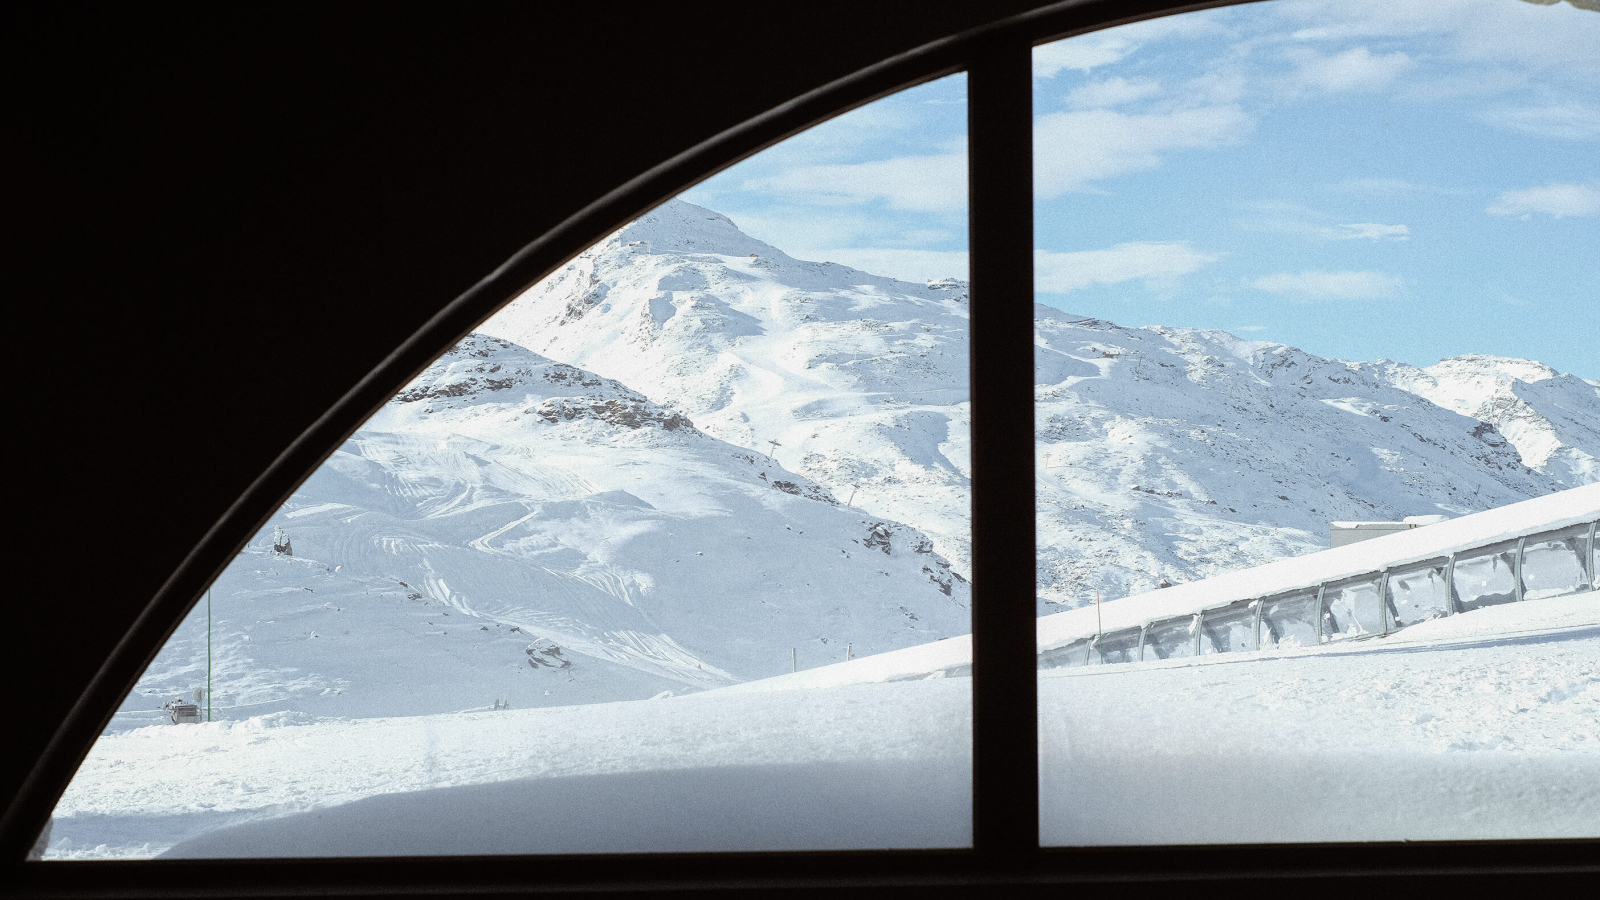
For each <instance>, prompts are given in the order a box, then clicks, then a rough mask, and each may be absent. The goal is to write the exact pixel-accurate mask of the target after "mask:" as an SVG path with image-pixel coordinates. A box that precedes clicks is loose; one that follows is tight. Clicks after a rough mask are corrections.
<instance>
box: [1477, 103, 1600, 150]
mask: <svg viewBox="0 0 1600 900" xmlns="http://www.w3.org/2000/svg"><path fill="white" fill-rule="evenodd" d="M1482 118H1483V120H1484V121H1485V122H1488V123H1489V124H1490V125H1495V126H1498V127H1500V128H1506V129H1510V130H1511V131H1520V132H1522V133H1523V134H1531V135H1535V136H1537V137H1550V138H1558V139H1560V140H1567V141H1600V108H1596V107H1593V106H1586V105H1584V104H1582V103H1553V104H1548V105H1545V106H1524V107H1516V108H1501V109H1493V110H1489V111H1488V112H1485V113H1483V116H1482Z"/></svg>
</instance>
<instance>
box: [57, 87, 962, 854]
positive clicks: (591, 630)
mask: <svg viewBox="0 0 1600 900" xmlns="http://www.w3.org/2000/svg"><path fill="white" fill-rule="evenodd" d="M964 99H965V80H964V76H954V77H949V78H945V79H942V80H940V81H937V82H932V83H929V84H926V85H923V86H920V87H917V88H914V89H911V90H908V91H905V92H903V93H901V94H898V95H895V96H893V97H889V98H886V99H884V100H881V101H879V102H876V103H873V104H871V105H868V106H866V107H863V108H861V109H859V110H856V111H855V112H852V113H849V114H847V115H845V116H842V117H840V118H838V119H836V120H833V121H831V122H828V123H825V124H823V125H821V126H819V127H817V128H815V129H813V130H811V131H809V132H806V133H804V134H802V135H799V136H797V137H795V138H793V139H791V140H789V141H787V142H785V143H783V144H780V145H778V146H776V147H773V148H771V149H769V150H768V151H766V152H764V153H762V154H759V155H757V156H755V157H753V158H752V159H750V160H748V161H746V162H744V163H742V164H740V165H738V166H735V167H733V168H732V169H730V170H728V171H726V172H724V173H723V174H721V175H719V176H717V177H716V178H714V179H712V180H711V181H708V182H706V183H704V184H701V185H700V186H698V187H696V188H694V189H693V190H692V191H690V192H688V193H687V194H686V195H684V196H683V197H680V198H678V199H674V200H672V201H669V202H668V203H666V204H664V205H662V206H660V207H658V208H656V209H654V210H652V211H651V212H649V213H647V214H645V215H644V216H642V217H641V218H639V219H638V220H637V221H635V222H633V223H631V224H628V225H627V226H625V227H623V228H621V229H620V230H619V231H617V232H616V233H614V234H612V235H610V236H608V237H606V238H605V239H604V240H602V241H601V242H600V243H599V244H597V245H595V246H594V247H592V248H590V249H589V250H588V251H586V252H585V253H583V254H582V255H580V256H578V257H577V258H576V259H574V260H572V262H571V263H570V264H568V265H566V266H564V267H562V268H561V269H560V270H558V271H556V272H555V273H553V274H551V275H550V276H549V277H548V278H546V279H545V280H543V281H542V282H540V283H538V284H536V285H534V286H532V287H531V288H529V289H528V290H527V291H526V292H525V293H524V294H522V295H521V296H520V297H518V298H517V299H515V301H513V302H512V303H511V304H510V305H509V306H507V307H505V308H504V309H503V310H501V311H500V312H499V313H497V314H496V315H495V316H494V317H492V318H491V319H489V320H488V321H486V322H484V323H483V324H482V325H480V326H479V327H478V328H477V330H476V332H475V333H474V334H472V335H471V336H469V337H467V338H466V339H464V340H463V341H461V342H460V343H459V344H458V345H456V346H455V347H454V348H453V349H451V350H450V351H449V352H447V353H446V354H445V355H444V356H443V357H442V358H440V359H439V360H437V361H436V362H435V363H434V364H433V365H431V366H430V367H429V368H428V369H427V370H426V371H425V372H424V373H422V374H421V375H420V376H419V377H417V378H416V380H414V381H413V382H411V383H410V384H409V385H407V386H406V387H405V388H404V389H403V390H402V391H400V393H399V394H398V396H396V397H395V398H394V399H393V400H392V401H391V402H389V403H388V404H386V405H385V406H384V407H383V408H382V409H381V410H380V411H379V412H378V413H376V414H375V415H374V416H373V417H372V418H371V419H370V420H368V421H367V422H366V423H365V424H364V425H363V426H362V427H361V429H360V430H359V431H357V432H356V433H355V435H354V436H353V437H351V439H350V440H349V441H348V442H346V443H345V444H344V445H343V446H342V447H341V448H339V450H338V451H337V452H335V453H334V454H333V456H332V457H331V458H330V459H329V460H328V462H327V463H326V464H325V465H323V466H322V467H321V468H320V469H318V470H317V471H316V473H315V474H313V475H312V476H311V477H310V479H309V480H308V481H306V483H305V484H304V485H302V486H301V487H300V488H299V489H298V490H296V491H295V493H294V495H293V496H292V497H291V498H290V499H289V501H288V502H287V503H286V504H285V505H284V506H283V507H282V509H280V510H279V511H278V512H277V513H276V514H275V515H273V517H272V519H271V521H270V522H269V524H268V525H266V526H265V527H264V528H263V529H262V530H261V532H260V533H259V534H258V535H256V537H255V538H254V539H253V540H251V541H250V542H249V544H248V546H247V547H246V548H245V549H244V551H243V552H242V553H241V554H240V555H239V557H238V559H237V560H235V562H234V563H233V564H232V565H230V566H229V567H228V568H227V570H226V571H225V572H224V573H223V574H222V575H221V576H220V577H219V578H218V579H217V581H216V583H215V584H214V585H213V586H212V589H211V590H210V591H209V592H208V594H207V595H206V597H205V598H202V601H201V603H200V605H199V606H197V607H196V608H195V609H194V611H193V612H192V613H191V614H190V615H189V616H188V617H187V618H186V619H185V621H184V622H183V623H182V624H181V625H180V626H179V627H178V630H177V632H176V633H175V634H174V636H173V637H172V639H171V640H170V641H169V642H168V643H167V645H166V646H165V647H164V648H163V649H162V650H161V652H160V653H159V655H158V656H157V657H156V659H155V661H154V662H153V663H152V664H151V665H150V667H149V668H148V670H147V671H146V672H144V674H143V675H142V676H141V677H140V679H139V681H138V684H137V685H136V687H135V688H134V690H133V692H132V693H131V694H130V695H129V696H128V697H127V698H126V700H125V702H124V703H123V704H122V707H121V708H120V709H119V710H118V711H117V714H116V715H115V717H114V718H113V719H112V722H111V724H110V726H109V727H108V728H107V730H106V732H105V734H104V735H103V736H102V737H101V739H100V740H99V742H98V743H97V744H96V745H95V747H94V749H93V751H92V752H91V753H90V755H89V757H88V760H87V761H86V762H85V763H84V765H83V767H82V768H81V769H80V771H79V773H78V775H77V777H76V779H75V780H74V781H73V783H72V785H71V787H70V788H69V789H68V790H67V792H66V794H65V795H64V796H63V798H62V799H61V801H60V803H59V805H58V807H57V809H56V812H55V817H54V820H53V825H52V830H51V835H50V839H49V844H48V850H47V854H46V857H47V858H51V859H83V858H145V857H154V856H168V857H198V856H211V857H219V856H220V857H237V856H301V855H314V856H324V855H335V856H337V855H388V854H428V855H433V854H486V853H574V852H580V853H581V852H608V851H689V850H808V849H838V848H846V849H848V848H882V847H950V846H964V845H966V844H968V843H969V842H970V839H971V824H970V793H971V789H970V785H971V747H970V739H971V738H970V735H971V726H970V722H969V710H970V696H969V694H970V692H969V686H970V683H971V682H970V672H971V666H970V654H969V653H968V652H967V649H966V648H967V647H968V646H969V644H968V642H967V638H966V636H967V635H968V634H969V633H970V631H971V624H970V618H969V612H968V611H969V608H970V604H971V595H972V591H971V585H970V584H969V582H968V580H967V575H968V572H969V571H970V569H969V566H970V549H969V548H970V542H971V541H970V535H969V527H970V526H969V518H968V505H969V500H968V498H969V492H970V485H969V483H968V475H969V473H968V470H967V458H968V450H967V447H968V426H967V369H968V359H967V325H966V323H967V320H968V317H967V293H966V282H965V280H964V279H965V277H966V272H965V267H966V263H965V251H966V228H965V198H966V180H965V165H966V163H965V117H966V111H965V107H964ZM241 402H244V401H243V400H241ZM963 676H967V677H963ZM208 685H209V691H207V687H208ZM179 723H181V724H179Z"/></svg>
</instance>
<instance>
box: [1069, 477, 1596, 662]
mask: <svg viewBox="0 0 1600 900" xmlns="http://www.w3.org/2000/svg"><path fill="white" fill-rule="evenodd" d="M1596 519H1600V484H1588V485H1584V486H1583V487H1577V488H1572V489H1570V490H1565V491H1559V492H1557V493H1554V494H1548V495H1546V496H1543V497H1535V498H1534V499H1532V500H1524V501H1523V502H1521V503H1513V504H1511V505H1510V506H1503V507H1500V508H1499V509H1491V510H1487V511H1485V512H1481V513H1474V514H1472V515H1468V516H1462V517H1461V518H1459V519H1452V520H1449V521H1446V522H1440V523H1437V524H1434V525H1428V526H1425V527H1422V528H1415V529H1412V530H1410V531H1406V532H1400V533H1398V534H1392V535H1386V536H1384V537H1381V538H1373V539H1371V540H1366V541H1361V542H1360V543H1356V544H1347V545H1345V546H1343V547H1336V548H1334V549H1331V550H1322V551H1319V552H1317V553H1311V554H1308V555H1306V556H1299V557H1294V558H1291V559H1282V560H1278V561H1277V562H1272V563H1267V564H1266V565H1264V566H1256V567H1255V568H1251V569H1243V570H1241V571H1238V572H1229V573H1227V574H1225V575H1218V576H1215V577H1212V578H1206V579H1203V580H1201V581H1194V582H1190V583H1188V584H1181V585H1175V586H1173V587H1170V588H1161V589H1158V590H1155V591H1148V592H1146V593H1143V594H1135V595H1133V596H1131V597H1125V598H1123V599H1120V600H1115V601H1112V602H1110V603H1106V604H1104V605H1103V606H1102V607H1101V609H1100V610H1099V613H1098V618H1097V611H1096V609H1095V608H1094V607H1092V606H1086V607H1082V608H1080V609H1075V610H1070V611H1068V612H1063V613H1056V614H1055V615H1051V616H1045V617H1043V618H1041V619H1039V624H1038V645H1039V650H1040V652H1044V651H1048V650H1053V649H1056V648H1059V647H1062V646H1065V645H1066V644H1068V643H1070V642H1072V641H1075V640H1082V639H1084V638H1087V637H1090V636H1092V635H1095V634H1104V633H1107V632H1111V631H1120V630H1124V629H1128V628H1136V627H1140V626H1142V625H1144V624H1145V623H1148V622H1152V621H1155V620H1160V619H1166V618H1172V617H1178V616H1185V615H1194V614H1196V613H1199V612H1201V611H1203V610H1205V609H1207V608H1211V607H1217V606H1223V605H1227V604H1229V603H1236V602H1239V601H1244V600H1252V599H1261V598H1265V597H1270V596H1273V595H1277V594H1284V593H1288V592H1291V591H1297V590H1311V589H1315V588H1317V587H1318V586H1319V585H1323V584H1327V583H1329V582H1334V581H1340V580H1343V579H1346V578H1354V577H1357V576H1361V575H1366V574H1369V573H1378V572H1381V571H1383V570H1384V569H1390V568H1396V567H1399V566H1405V565H1408V564H1411V563H1420V562H1425V561H1428V560H1434V559H1440V558H1442V557H1447V556H1450V555H1451V554H1455V553H1465V552H1468V551H1471V550H1475V549H1478V548H1480V547H1485V546H1488V545H1490V544H1496V543H1499V542H1502V541H1507V540H1513V539H1516V538H1519V537H1524V536H1527V535H1532V534H1536V533H1540V532H1545V531H1552V530H1555V529H1559V528H1565V527H1567V526H1570V525H1578V524H1582V523H1585V522H1593V521H1595V520H1596Z"/></svg>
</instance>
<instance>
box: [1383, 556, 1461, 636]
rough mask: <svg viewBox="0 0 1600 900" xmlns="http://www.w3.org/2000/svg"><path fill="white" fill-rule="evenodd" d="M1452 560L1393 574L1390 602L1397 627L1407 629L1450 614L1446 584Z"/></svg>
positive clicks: (1391, 576) (1390, 576)
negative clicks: (1446, 575) (1447, 570)
mask: <svg viewBox="0 0 1600 900" xmlns="http://www.w3.org/2000/svg"><path fill="white" fill-rule="evenodd" d="M1448 565H1449V560H1443V559H1441V560H1436V561H1433V562H1426V563H1420V564H1418V565H1414V566H1407V567H1406V568H1403V569H1396V570H1394V571H1392V572H1390V573H1389V587H1388V594H1389V596H1388V603H1389V612H1390V615H1391V616H1392V618H1393V627H1395V628H1404V627H1406V626H1407V625H1415V624H1417V623H1418V622H1426V621H1428V620H1429V619H1437V618H1439V617H1441V616H1447V615H1449V614H1450V596H1449V593H1448V585H1447V584H1446V582H1445V573H1446V569H1447V567H1448Z"/></svg>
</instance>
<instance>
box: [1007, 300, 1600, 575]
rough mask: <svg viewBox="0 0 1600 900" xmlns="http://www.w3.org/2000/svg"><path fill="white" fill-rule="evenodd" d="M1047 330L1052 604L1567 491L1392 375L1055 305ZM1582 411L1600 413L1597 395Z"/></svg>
mask: <svg viewBox="0 0 1600 900" xmlns="http://www.w3.org/2000/svg"><path fill="white" fill-rule="evenodd" d="M1035 329H1036V331H1035V333H1036V343H1037V346H1036V347H1035V360H1036V366H1035V369H1036V372H1037V381H1038V386H1037V388H1036V391H1035V397H1036V401H1037V407H1036V413H1035V419H1036V422H1037V428H1038V431H1037V434H1038V441H1037V445H1036V449H1037V453H1038V458H1037V465H1038V468H1039V471H1040V477H1039V493H1040V512H1039V521H1040V534H1039V537H1040V541H1039V542H1040V555H1039V591H1040V596H1041V597H1043V598H1045V599H1047V600H1049V601H1053V602H1056V603H1067V604H1069V605H1080V604H1081V603H1083V602H1084V601H1085V598H1086V597H1087V598H1090V599H1092V597H1093V591H1094V590H1096V589H1099V590H1100V591H1101V592H1102V593H1104V594H1105V595H1106V596H1107V597H1120V596H1124V595H1126V594H1130V593H1137V592H1140V591H1143V590H1148V589H1150V588H1153V587H1157V586H1159V585H1160V584H1161V583H1162V582H1163V581H1166V582H1168V583H1177V582H1180V581H1191V580H1194V579H1196V578H1203V577H1208V576H1211V575H1216V574H1220V573H1222V572H1225V571H1230V570H1232V569H1237V568H1243V567H1246V566H1255V565H1261V564H1263V563H1267V562H1270V561H1272V560H1274V559H1279V558H1282V557H1285V556H1298V555H1301V554H1303V553H1308V552H1311V551H1313V550H1318V549H1325V548H1326V547H1327V546H1328V522H1329V521H1339V520H1351V519H1354V520H1374V519H1376V520H1390V521H1393V520H1397V519H1399V518H1402V517H1405V516H1411V515H1426V514H1440V513H1442V514H1445V515H1452V516H1454V515H1460V514H1464V513H1468V512H1476V511H1480V510H1484V509H1490V508H1494V507H1498V506H1503V505H1506V504H1509V503H1514V502H1516V501H1518V500H1524V499H1527V498H1529V497H1533V496H1538V495H1541V494H1546V493H1550V492H1551V491H1554V490H1558V489H1561V488H1563V487H1565V486H1567V485H1565V484H1563V483H1562V482H1561V480H1560V479H1559V478H1557V477H1555V476H1553V475H1551V474H1547V473H1541V472H1538V471H1535V470H1533V469H1530V468H1529V467H1527V466H1525V465H1524V464H1523V462H1522V460H1521V459H1520V458H1519V457H1518V454H1517V451H1516V448H1515V447H1513V446H1512V445H1511V444H1510V443H1509V442H1508V441H1507V440H1506V439H1505V438H1504V437H1503V436H1502V435H1501V434H1500V433H1499V432H1498V431H1497V430H1496V429H1495V427H1494V426H1493V425H1492V424H1490V423H1487V422H1482V421H1480V420H1478V419H1474V418H1470V417H1468V416H1464V415H1461V414H1459V413H1456V412H1452V411H1450V410H1448V409H1445V408H1443V407H1440V406H1438V405H1436V404H1434V403H1432V402H1430V401H1428V400H1426V399H1424V398H1423V397H1420V396H1418V395H1417V394H1414V393H1410V392H1408V391H1406V390H1403V389H1402V388H1400V387H1398V386H1396V385H1395V384H1393V383H1392V380H1391V379H1390V378H1388V377H1387V373H1388V372H1390V371H1391V370H1390V369H1389V368H1388V366H1389V365H1390V364H1387V363H1385V364H1369V363H1347V362H1342V361H1339V360H1330V359H1323V358H1321V357H1317V356H1313V355H1311V354H1308V353H1305V352H1302V351H1300V350H1296V349H1294V348H1293V347H1288V346H1285V345H1283V344H1275V343H1269V342H1264V341H1244V340H1240V339H1238V338H1235V337H1233V336H1232V335H1229V334H1227V333H1225V332H1220V331H1205V330H1198V329H1187V328H1124V327H1120V326H1117V325H1113V324H1111V323H1109V322H1104V321H1099V320H1094V319H1082V318H1077V317H1074V316H1069V315H1066V314H1064V313H1060V312H1057V311H1055V310H1052V309H1049V308H1046V307H1038V309H1037V315H1036V326H1035ZM1587 402H1588V405H1589V407H1590V409H1592V410H1593V413H1592V415H1594V416H1597V417H1600V396H1594V392H1592V391H1591V396H1590V397H1589V398H1588V401H1587ZM1593 446H1600V442H1597V443H1596V444H1595V445H1593Z"/></svg>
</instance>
